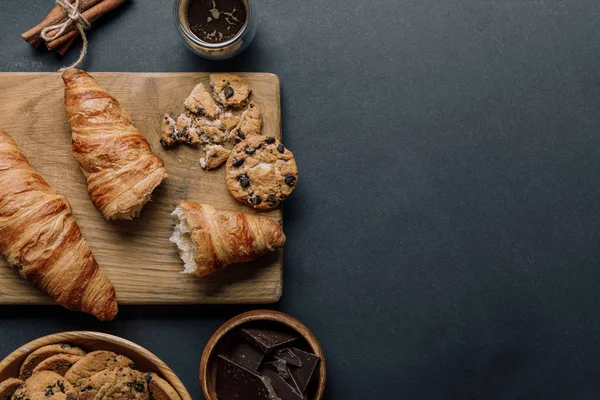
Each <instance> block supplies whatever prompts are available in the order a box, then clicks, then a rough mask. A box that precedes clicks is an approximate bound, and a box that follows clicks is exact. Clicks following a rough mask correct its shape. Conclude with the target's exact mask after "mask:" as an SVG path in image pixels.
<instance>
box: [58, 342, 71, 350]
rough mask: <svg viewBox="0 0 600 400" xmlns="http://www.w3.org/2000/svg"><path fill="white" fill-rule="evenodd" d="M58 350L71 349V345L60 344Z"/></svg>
mask: <svg viewBox="0 0 600 400" xmlns="http://www.w3.org/2000/svg"><path fill="white" fill-rule="evenodd" d="M60 348H61V349H70V348H71V345H70V344H67V343H63V344H61V345H60Z"/></svg>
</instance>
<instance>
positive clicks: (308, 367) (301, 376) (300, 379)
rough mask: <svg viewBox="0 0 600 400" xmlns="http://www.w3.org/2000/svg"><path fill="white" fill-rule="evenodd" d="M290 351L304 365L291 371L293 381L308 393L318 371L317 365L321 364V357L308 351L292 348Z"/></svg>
mask: <svg viewBox="0 0 600 400" xmlns="http://www.w3.org/2000/svg"><path fill="white" fill-rule="evenodd" d="M290 350H291V351H292V353H294V355H296V356H297V357H298V358H299V359H300V361H301V363H302V367H300V368H291V369H290V373H291V375H292V379H293V380H294V381H295V382H296V385H298V387H299V388H300V390H301V391H302V392H304V393H306V389H307V388H308V385H309V384H310V382H311V381H312V378H313V376H314V374H315V371H316V370H317V365H318V364H319V361H320V358H319V356H316V355H314V354H311V353H307V352H306V351H303V350H300V349H296V348H292V349H290Z"/></svg>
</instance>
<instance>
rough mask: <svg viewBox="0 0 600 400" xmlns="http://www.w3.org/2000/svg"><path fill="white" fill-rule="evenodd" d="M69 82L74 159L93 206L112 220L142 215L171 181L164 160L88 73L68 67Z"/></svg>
mask: <svg viewBox="0 0 600 400" xmlns="http://www.w3.org/2000/svg"><path fill="white" fill-rule="evenodd" d="M63 81H64V82H65V108H66V111H67V116H68V118H69V122H70V123H71V128H72V143H73V156H74V157H75V159H76V160H77V163H78V164H79V168H81V170H82V172H83V173H84V175H85V177H86V178H87V183H88V193H89V195H90V199H91V200H92V203H94V205H95V206H96V208H98V210H100V211H101V212H102V214H103V215H104V217H105V218H106V219H132V218H133V217H136V216H138V215H139V213H140V211H141V210H142V207H143V206H144V204H146V203H147V202H148V201H149V200H150V196H151V194H152V191H153V190H154V189H155V188H156V187H157V186H158V185H159V184H160V183H161V182H162V180H163V179H164V178H166V177H167V171H166V170H165V168H164V166H163V162H162V160H161V159H160V158H159V157H157V156H156V155H154V154H153V153H152V150H151V149H150V145H149V144H148V141H147V140H146V139H145V138H144V136H142V134H141V133H140V132H139V131H138V130H137V129H136V128H135V127H134V126H133V121H132V120H131V118H130V117H129V114H127V112H126V111H125V110H124V109H123V107H121V105H120V104H119V102H118V101H117V100H116V99H115V98H114V97H112V96H111V95H110V94H108V93H107V92H106V91H105V90H104V89H102V88H101V87H100V86H99V85H98V84H97V83H96V81H95V80H94V78H92V77H91V76H90V75H89V74H88V73H87V72H85V71H82V70H78V69H74V68H71V69H68V70H67V71H65V73H64V74H63Z"/></svg>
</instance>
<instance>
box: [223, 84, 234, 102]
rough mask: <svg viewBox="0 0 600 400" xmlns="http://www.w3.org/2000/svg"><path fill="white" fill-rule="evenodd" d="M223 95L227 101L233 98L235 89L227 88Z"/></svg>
mask: <svg viewBox="0 0 600 400" xmlns="http://www.w3.org/2000/svg"><path fill="white" fill-rule="evenodd" d="M223 94H224V95H225V98H226V99H228V98H230V97H231V96H233V88H232V87H231V86H226V87H225V89H223Z"/></svg>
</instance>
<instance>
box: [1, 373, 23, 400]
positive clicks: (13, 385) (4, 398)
mask: <svg viewBox="0 0 600 400" xmlns="http://www.w3.org/2000/svg"><path fill="white" fill-rule="evenodd" d="M22 384H23V381H22V380H20V379H17V378H8V379H7V380H5V381H4V382H0V400H10V398H11V397H12V395H13V393H15V392H16V391H17V389H18V388H19V387H20V386H21V385H22Z"/></svg>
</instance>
